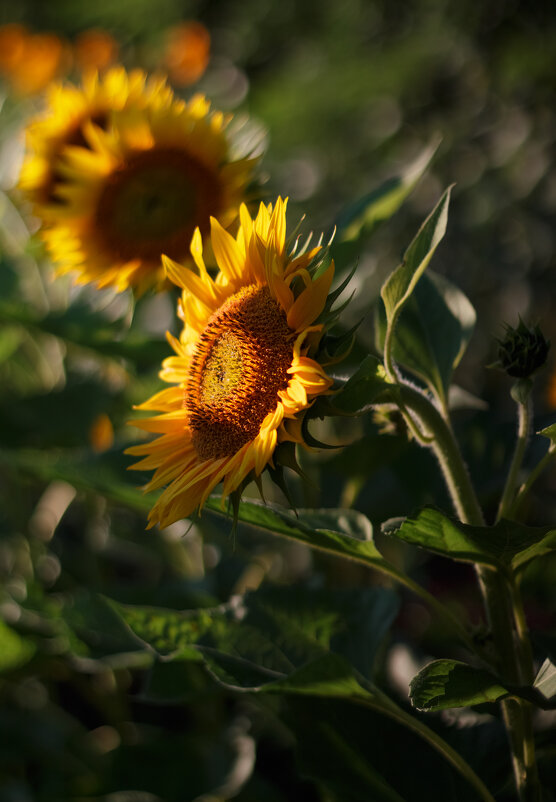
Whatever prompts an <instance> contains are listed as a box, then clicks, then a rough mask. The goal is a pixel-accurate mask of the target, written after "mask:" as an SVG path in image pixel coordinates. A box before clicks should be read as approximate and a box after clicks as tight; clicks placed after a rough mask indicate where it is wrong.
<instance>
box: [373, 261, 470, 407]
mask: <svg viewBox="0 0 556 802" xmlns="http://www.w3.org/2000/svg"><path fill="white" fill-rule="evenodd" d="M475 318H476V315H475V310H474V309H473V307H472V305H471V303H470V302H469V301H468V299H467V298H466V296H465V295H464V294H463V293H462V292H461V291H460V290H459V289H458V288H457V287H456V286H455V285H453V284H452V283H451V282H449V281H448V280H447V279H445V278H444V277H443V276H439V275H438V274H436V273H433V272H432V271H429V272H427V273H425V274H424V275H423V276H422V277H421V279H420V280H419V282H418V284H417V286H416V287H415V290H414V292H413V294H412V295H411V297H410V298H409V299H408V301H407V303H406V304H405V306H404V308H403V311H402V313H401V315H400V317H399V320H398V323H397V326H396V336H395V340H394V359H395V360H396V362H397V363H398V364H400V365H402V366H403V367H405V368H407V369H408V370H410V371H411V372H412V373H414V374H415V375H416V376H418V377H419V378H421V379H422V380H423V381H425V382H426V383H427V384H428V386H429V388H430V389H431V390H432V391H433V392H434V393H435V394H436V395H437V396H438V397H439V398H440V399H441V401H442V403H443V405H445V404H446V402H447V397H448V390H449V387H450V383H451V379H452V374H453V371H454V368H455V367H456V366H457V364H458V363H459V361H460V359H461V357H462V356H463V354H464V352H465V349H466V347H467V344H468V342H469V339H470V337H471V334H472V333H473V328H474V325H475ZM375 328H376V340H377V347H378V348H379V349H380V350H382V349H383V348H384V340H385V337H386V328H387V320H386V313H385V310H384V306H383V304H382V303H379V305H378V314H377V315H376V316H375Z"/></svg>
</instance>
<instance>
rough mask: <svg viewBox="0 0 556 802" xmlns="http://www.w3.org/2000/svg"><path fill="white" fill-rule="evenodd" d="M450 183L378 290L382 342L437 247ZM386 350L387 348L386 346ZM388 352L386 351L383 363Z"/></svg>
mask: <svg viewBox="0 0 556 802" xmlns="http://www.w3.org/2000/svg"><path fill="white" fill-rule="evenodd" d="M450 192H451V187H449V188H448V189H447V190H446V192H445V193H444V194H443V195H442V197H441V198H440V200H439V201H438V203H437V205H436V206H435V208H434V209H433V211H432V212H431V213H430V215H429V216H428V217H427V219H426V220H425V222H424V223H423V225H422V226H421V228H420V229H419V231H418V232H417V234H416V236H415V238H414V239H413V241H412V243H411V244H410V246H409V248H408V249H407V251H406V252H405V254H404V258H403V262H402V263H401V265H399V266H398V267H397V268H396V269H395V270H394V272H393V273H392V274H391V275H390V276H389V277H388V278H387V280H386V281H385V282H384V284H383V285H382V289H381V291H380V294H381V297H382V300H383V301H384V308H385V311H386V320H387V330H386V336H385V342H386V343H388V342H389V340H390V338H391V336H392V332H393V331H394V328H395V325H396V322H397V320H398V316H399V314H400V312H401V310H402V309H403V306H404V304H405V303H406V301H407V300H408V298H409V297H410V296H411V293H412V292H413V290H414V289H415V286H416V285H417V282H418V281H419V279H420V277H421V275H422V274H423V273H424V271H425V269H426V267H427V265H428V264H429V262H430V260H431V259H432V256H433V254H434V252H435V250H436V248H437V247H438V244H439V242H440V241H441V239H442V237H443V236H444V233H445V231H446V224H447V222H448V204H449V200H450ZM387 350H388V349H387ZM390 356H391V354H386V355H385V357H386V361H387V364H388V363H389V358H390Z"/></svg>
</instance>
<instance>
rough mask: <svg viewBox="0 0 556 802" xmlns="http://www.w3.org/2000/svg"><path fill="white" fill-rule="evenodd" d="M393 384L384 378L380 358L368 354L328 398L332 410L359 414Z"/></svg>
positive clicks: (391, 390) (391, 388) (347, 413)
mask: <svg viewBox="0 0 556 802" xmlns="http://www.w3.org/2000/svg"><path fill="white" fill-rule="evenodd" d="M386 392H394V386H393V385H392V384H391V383H390V382H388V381H387V380H386V378H385V374H384V367H383V365H382V362H381V361H380V359H378V358H377V357H376V356H372V355H371V354H369V355H368V356H366V357H365V359H364V360H363V362H362V363H361V364H360V366H359V367H358V369H357V370H356V372H355V373H354V374H353V376H351V378H350V379H348V381H347V382H346V383H345V384H344V386H343V387H342V389H341V390H339V391H338V393H337V394H336V395H334V396H332V398H331V399H330V406H331V408H332V410H336V411H337V412H338V413H340V414H344V415H360V414H362V413H363V412H365V411H367V410H368V409H369V407H370V406H371V405H372V404H374V403H376V402H377V401H378V400H379V399H380V397H381V396H382V395H384V393H386Z"/></svg>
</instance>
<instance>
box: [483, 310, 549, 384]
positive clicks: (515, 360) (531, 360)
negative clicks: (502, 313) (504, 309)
mask: <svg viewBox="0 0 556 802" xmlns="http://www.w3.org/2000/svg"><path fill="white" fill-rule="evenodd" d="M549 348H550V343H549V342H548V341H547V340H545V338H544V336H543V333H542V332H541V330H540V328H539V327H538V326H535V328H528V327H527V326H526V325H525V323H524V322H523V321H522V320H521V318H520V319H519V325H518V327H517V328H515V329H514V328H512V326H506V336H505V338H504V339H503V340H498V361H497V362H496V363H495V367H498V368H500V369H501V370H504V371H505V372H506V373H507V374H508V376H514V377H515V378H516V379H527V378H529V376H531V375H532V374H533V373H534V372H535V371H536V370H538V369H539V368H541V367H542V366H543V365H544V363H545V362H546V358H547V356H548V350H549Z"/></svg>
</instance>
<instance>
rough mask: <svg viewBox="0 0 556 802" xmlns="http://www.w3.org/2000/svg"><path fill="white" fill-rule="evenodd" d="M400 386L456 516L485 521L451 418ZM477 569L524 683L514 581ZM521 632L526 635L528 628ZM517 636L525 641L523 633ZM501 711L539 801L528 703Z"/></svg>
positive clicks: (526, 786)
mask: <svg viewBox="0 0 556 802" xmlns="http://www.w3.org/2000/svg"><path fill="white" fill-rule="evenodd" d="M398 390H399V391H400V394H401V398H402V402H403V405H404V406H405V407H406V409H408V410H410V411H411V412H412V413H413V414H415V415H416V416H417V418H418V419H419V422H420V424H421V425H422V426H424V428H425V429H426V430H427V431H428V432H430V433H431V434H434V440H433V442H432V443H431V448H432V449H433V451H434V453H435V455H436V457H437V459H438V462H439V464H440V467H441V469H442V473H443V476H444V480H445V482H446V485H447V488H448V491H449V493H450V496H451V499H452V503H453V505H454V508H455V510H456V512H457V514H458V517H459V518H460V520H461V521H462V522H463V523H468V524H473V525H476V526H482V525H484V519H483V514H482V510H481V507H480V505H479V502H478V499H477V496H476V494H475V491H474V488H473V486H472V483H471V479H470V477H469V473H468V471H467V468H466V466H465V463H464V461H463V458H462V456H461V452H460V449H459V446H458V444H457V442H456V439H455V437H454V434H453V431H452V428H451V426H450V423H449V419H448V418H445V417H443V416H442V414H441V413H440V412H439V411H438V409H437V408H436V407H435V406H434V404H433V403H432V402H431V400H430V399H429V398H428V397H427V396H426V395H424V394H423V393H422V392H420V391H419V390H417V389H416V388H413V387H411V386H408V385H406V384H399V385H398ZM529 412H530V408H529V407H528V410H527V412H526V414H525V413H524V414H523V416H520V425H519V433H518V444H517V446H516V450H515V453H514V458H513V460H512V465H511V468H510V473H509V476H508V481H507V482H506V488H505V492H504V498H503V503H501V505H500V508H501V514H504V513H505V512H506V509H507V507H508V505H510V504H511V502H512V500H513V497H514V495H515V487H516V482H517V476H518V472H519V469H520V466H521V462H522V460H523V452H524V450H525V446H526V437H527V432H528V429H529ZM477 575H478V579H479V585H480V587H481V592H482V595H483V599H484V604H485V609H486V613H487V617H488V623H489V627H490V630H491V632H492V637H493V641H494V647H495V650H496V657H497V669H498V671H499V673H500V675H501V678H502V679H506V680H507V681H508V682H512V683H520V681H521V678H522V677H523V676H524V675H525V674H526V673H528V671H529V667H528V666H527V667H525V662H526V658H525V653H524V649H525V647H524V645H523V644H521V643H520V647H519V648H518V647H517V644H516V637H515V635H514V631H515V630H514V627H515V629H516V630H517V629H518V626H519V624H518V623H517V618H518V616H517V615H516V614H515V613H514V607H513V602H514V600H515V586H514V585H513V582H512V580H508V578H507V577H505V576H503V575H502V574H501V573H499V572H498V571H493V570H492V569H490V568H486V567H483V566H477ZM518 608H519V605H518ZM523 621H524V619H523ZM523 635H524V637H526V634H525V630H523ZM519 640H520V641H521V636H520V638H519ZM527 642H528V639H527ZM502 712H503V716H504V721H505V724H506V729H507V732H508V738H509V741H510V747H511V751H512V761H513V766H514V775H515V779H516V785H517V788H518V793H519V797H520V800H521V801H522V802H540V799H541V797H540V786H539V781H538V774H537V769H536V762H535V752H534V740H533V728H532V719H531V709H530V705H529V704H528V703H527V702H524V701H522V700H517V699H509V700H505V701H504V702H502Z"/></svg>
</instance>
